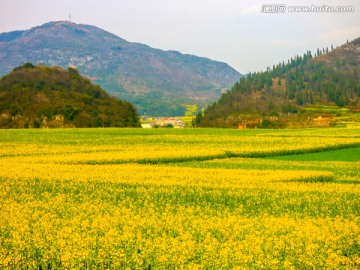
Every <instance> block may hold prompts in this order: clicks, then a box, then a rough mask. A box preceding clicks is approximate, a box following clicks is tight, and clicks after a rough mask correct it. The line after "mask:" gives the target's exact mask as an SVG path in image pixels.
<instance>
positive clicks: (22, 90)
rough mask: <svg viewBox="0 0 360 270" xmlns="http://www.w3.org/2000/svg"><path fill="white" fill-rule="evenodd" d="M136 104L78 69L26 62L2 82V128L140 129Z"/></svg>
mask: <svg viewBox="0 0 360 270" xmlns="http://www.w3.org/2000/svg"><path fill="white" fill-rule="evenodd" d="M139 126H140V123H139V118H138V115H137V112H136V110H135V108H134V107H133V105H132V104H131V103H129V102H127V101H122V100H119V99H117V98H115V97H110V96H109V95H107V93H106V92H105V91H104V90H103V89H101V88H100V87H99V86H97V85H94V84H92V83H91V82H90V81H89V80H88V79H86V78H84V77H82V76H80V74H79V72H78V71H77V70H76V69H75V68H69V69H68V70H64V69H61V68H59V67H45V66H34V65H33V64H31V63H26V64H24V65H22V66H20V67H17V68H15V69H14V70H13V71H12V72H11V73H9V74H8V75H6V76H4V77H2V78H1V79H0V128H27V127H32V128H38V127H139Z"/></svg>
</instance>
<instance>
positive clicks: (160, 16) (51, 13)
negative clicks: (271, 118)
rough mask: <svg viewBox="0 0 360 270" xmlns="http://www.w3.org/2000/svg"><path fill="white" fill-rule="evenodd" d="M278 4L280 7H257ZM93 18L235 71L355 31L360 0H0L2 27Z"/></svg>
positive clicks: (359, 26) (261, 66) (257, 67)
mask: <svg viewBox="0 0 360 270" xmlns="http://www.w3.org/2000/svg"><path fill="white" fill-rule="evenodd" d="M269 4H275V5H278V4H284V5H286V8H287V9H286V11H285V12H284V13H282V12H280V13H263V12H261V11H262V8H264V7H265V6H264V5H269ZM294 5H296V6H300V5H301V6H323V5H328V6H334V7H338V6H352V7H354V11H353V12H311V13H309V12H308V13H306V12H298V13H291V12H288V8H289V6H294ZM69 14H71V17H72V21H73V22H75V23H83V24H89V25H95V26H97V27H100V28H102V29H104V30H107V31H109V32H112V33H114V34H116V35H118V36H120V37H122V38H124V39H126V40H128V41H132V42H140V43H144V44H147V45H149V46H151V47H154V48H159V49H164V50H178V51H180V52H182V53H188V54H194V55H198V56H203V57H207V58H210V59H213V60H218V61H222V62H226V63H228V64H229V65H231V66H232V67H234V68H235V69H237V70H238V71H239V72H241V73H247V72H254V71H261V70H265V69H266V67H267V66H272V65H273V64H277V63H279V62H280V61H283V60H284V61H287V60H288V59H289V58H290V57H292V56H294V55H296V54H303V53H304V52H306V51H307V50H311V51H312V52H315V51H316V49H317V48H323V47H329V48H330V46H331V45H334V46H335V47H336V46H337V45H341V44H343V43H345V42H346V40H347V39H349V40H352V39H354V38H356V37H359V36H360V1H358V0H342V1H339V0H338V1H332V0H330V1H318V0H312V1H308V0H303V1H279V0H263V1H257V0H253V1H247V0H245V1H241V0H103V1H99V0H97V1H95V0H59V1H51V0H0V32H9V31H13V30H25V29H30V28H31V27H34V26H38V25H41V24H44V23H46V22H49V21H58V20H68V19H69Z"/></svg>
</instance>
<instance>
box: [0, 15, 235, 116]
mask: <svg viewBox="0 0 360 270" xmlns="http://www.w3.org/2000/svg"><path fill="white" fill-rule="evenodd" d="M0 50H1V54H0V75H1V74H6V73H8V72H9V71H11V70H12V69H13V68H14V67H16V66H19V65H22V64H23V63H25V62H32V63H34V64H40V63H42V64H45V65H48V66H60V67H63V68H67V67H69V66H74V67H76V68H77V69H78V70H79V71H80V72H81V73H82V74H84V75H86V76H88V77H91V78H95V82H96V83H97V84H99V85H100V86H102V87H103V88H104V89H105V90H106V91H107V92H108V93H110V94H112V95H114V96H117V97H119V98H121V99H126V100H128V101H131V102H133V103H135V104H136V105H137V107H138V109H139V112H140V113H144V112H145V113H146V114H148V115H154V116H155V115H164V116H165V115H183V114H184V112H185V107H183V106H182V104H184V103H185V104H189V103H190V104H197V105H198V106H205V105H206V104H209V103H211V102H213V101H215V100H216V99H217V98H219V97H220V95H221V92H222V91H225V89H229V88H230V87H231V85H233V84H234V83H235V82H236V81H237V80H238V79H239V78H240V77H241V74H240V73H238V72H237V71H236V70H234V69H233V68H231V67H230V66H229V65H227V64H225V63H222V62H217V61H212V60H210V59H207V58H202V57H197V56H193V55H184V54H181V53H179V52H174V51H170V52H167V51H163V50H159V49H153V48H151V47H149V46H147V45H144V44H139V43H131V42H128V41H126V40H124V39H122V38H120V37H118V36H116V35H114V34H111V33H109V32H107V31H105V30H102V29H100V28H97V27H95V26H90V25H85V24H76V23H73V22H69V21H53V22H48V23H45V24H43V25H41V26H37V27H34V28H31V29H30V30H26V31H15V32H9V33H3V34H0Z"/></svg>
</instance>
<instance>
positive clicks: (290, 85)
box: [195, 38, 360, 127]
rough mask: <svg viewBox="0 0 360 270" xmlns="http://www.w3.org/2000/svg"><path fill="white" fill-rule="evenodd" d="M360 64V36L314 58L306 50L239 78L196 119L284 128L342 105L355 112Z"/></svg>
mask: <svg viewBox="0 0 360 270" xmlns="http://www.w3.org/2000/svg"><path fill="white" fill-rule="evenodd" d="M359 67H360V38H358V39H356V40H354V41H352V42H351V43H346V44H344V45H343V46H341V47H339V48H336V49H334V48H330V49H329V48H326V49H322V50H320V49H318V51H317V52H316V55H315V57H313V56H312V54H311V52H310V51H309V52H307V53H305V54H304V55H303V56H296V57H294V58H291V59H290V60H289V61H288V62H287V63H284V62H282V63H279V64H278V65H274V66H273V67H272V68H268V69H267V71H265V72H259V73H252V74H248V75H247V76H246V77H243V78H241V79H240V81H239V82H237V83H235V85H234V86H233V87H232V89H231V91H228V92H227V93H225V94H223V95H222V97H221V98H220V100H219V101H218V102H216V103H214V104H212V105H211V106H209V107H208V108H207V109H206V110H205V113H204V115H203V116H202V115H201V114H199V115H198V116H197V119H196V122H195V123H196V124H197V125H200V126H221V127H237V126H242V125H247V126H248V127H256V126H258V127H287V126H289V125H293V124H294V122H296V121H298V122H299V123H298V124H299V125H301V121H303V122H306V121H304V119H305V118H310V117H314V116H317V117H324V116H325V117H330V116H333V115H331V111H333V113H335V114H336V113H339V110H340V111H341V108H347V109H348V110H354V111H357V110H359V108H360V80H359V78H360V69H359ZM321 106H323V107H322V108H324V106H327V107H328V110H327V113H325V112H324V110H322V111H321V110H320V109H319V108H320V107H321ZM316 108H318V109H316ZM331 108H332V109H331ZM310 111H311V112H315V111H317V114H314V113H313V114H310V113H309V112H310ZM343 111H344V110H343ZM324 114H325V115H324ZM301 116H304V117H301ZM264 120H266V121H264ZM311 120H312V119H311ZM310 122H311V121H310ZM303 124H304V126H307V125H306V124H305V123H303Z"/></svg>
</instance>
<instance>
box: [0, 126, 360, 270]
mask: <svg viewBox="0 0 360 270" xmlns="http://www.w3.org/2000/svg"><path fill="white" fill-rule="evenodd" d="M359 147H360V133H359V129H314V130H300V131H299V130H298V131H293V130H283V131H274V130H272V131H266V130H256V131H254V130H253V131H249V130H244V131H237V130H218V129H209V130H208V129H189V130H171V129H167V130H150V131H149V130H141V129H74V130H3V131H0V168H1V169H0V269H45V268H46V269H358V268H360V186H359V184H360V170H359V168H360V157H359V159H356V153H359V152H360V151H359V149H358V148H359ZM334 149H345V150H343V151H348V152H346V153H355V154H352V156H354V155H355V160H351V161H349V160H347V159H346V158H336V159H334V160H330V159H329V160H326V161H325V160H320V161H319V160H311V158H312V156H311V154H307V155H305V159H304V160H291V159H290V160H286V159H284V160H282V159H274V158H273V157H274V156H279V155H288V154H300V153H312V152H319V151H329V152H327V153H329V155H335V154H334V153H336V152H334V151H333V150H334Z"/></svg>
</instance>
